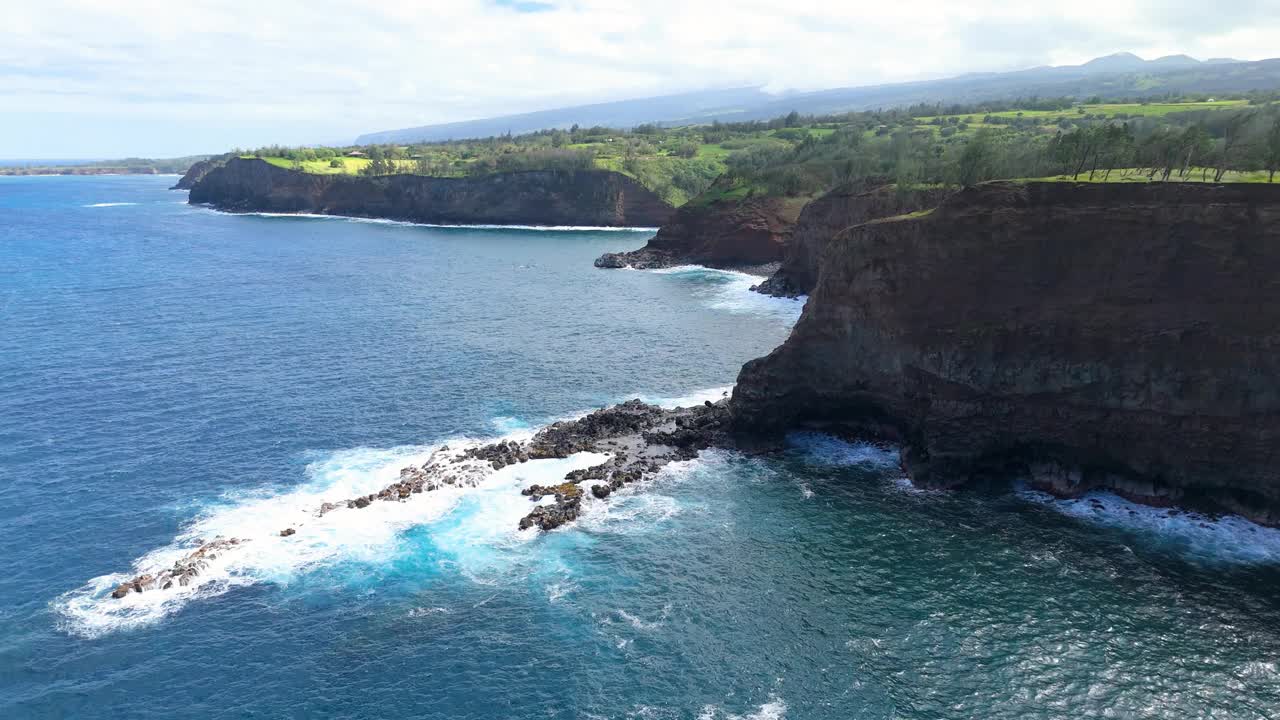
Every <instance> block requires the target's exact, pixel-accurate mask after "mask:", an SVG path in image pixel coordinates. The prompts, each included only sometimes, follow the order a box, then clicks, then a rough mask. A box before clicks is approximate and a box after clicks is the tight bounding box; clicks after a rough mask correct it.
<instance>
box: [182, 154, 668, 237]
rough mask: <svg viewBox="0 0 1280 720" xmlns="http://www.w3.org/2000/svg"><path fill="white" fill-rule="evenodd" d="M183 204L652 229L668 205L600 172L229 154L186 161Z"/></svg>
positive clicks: (663, 218)
mask: <svg viewBox="0 0 1280 720" xmlns="http://www.w3.org/2000/svg"><path fill="white" fill-rule="evenodd" d="M188 176H189V177H184V179H183V180H181V181H179V184H178V187H181V186H182V185H183V184H185V183H189V184H190V191H191V194H190V196H189V197H188V202H190V203H191V204H193V205H201V204H203V205H209V206H211V207H214V208H216V209H219V210H225V211H228V212H273V213H314V214H322V215H341V216H346V217H365V218H380V219H387V220H403V221H408V222H419V223H438V224H448V225H453V224H457V225H545V226H562V225H563V226H568V225H579V226H600V227H657V226H660V225H663V224H665V223H666V222H667V220H668V219H669V218H670V217H671V214H672V213H673V212H674V208H672V207H671V206H670V205H668V204H667V203H666V202H665V201H664V200H662V198H660V197H659V196H658V195H657V194H655V193H654V192H653V191H651V190H649V189H648V188H646V187H645V186H643V185H641V184H640V183H639V182H637V181H636V180H634V179H633V178H631V177H629V176H627V175H623V174H621V173H617V172H612V171H609V170H575V171H555V170H532V171H525V172H508V173H491V174H487V175H475V176H467V177H431V176H425V175H377V176H372V177H369V176H357V175H319V174H315V173H308V172H302V171H299V170H290V169H287V168H282V167H278V166H276V165H272V164H271V163H268V162H267V161H265V160H262V159H259V158H244V157H233V158H231V159H229V160H226V161H225V162H223V163H222V164H220V165H219V164H216V162H215V163H212V164H210V165H206V166H201V167H196V166H193V167H192V168H191V170H190V171H189V173H188Z"/></svg>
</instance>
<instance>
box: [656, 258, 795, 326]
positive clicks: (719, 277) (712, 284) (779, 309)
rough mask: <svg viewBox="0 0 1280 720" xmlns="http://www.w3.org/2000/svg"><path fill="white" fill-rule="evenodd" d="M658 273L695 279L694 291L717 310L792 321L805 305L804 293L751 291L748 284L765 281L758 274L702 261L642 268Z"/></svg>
mask: <svg viewBox="0 0 1280 720" xmlns="http://www.w3.org/2000/svg"><path fill="white" fill-rule="evenodd" d="M642 272H653V273H657V274H659V275H672V276H675V277H677V278H680V279H682V280H686V281H689V282H691V283H694V295H696V296H697V297H699V298H701V299H703V300H704V301H705V302H706V303H707V304H708V305H710V306H711V307H713V308H716V309H718V310H726V311H728V312H732V313H741V314H750V315H768V316H771V317H776V318H778V319H780V320H784V321H786V322H787V323H788V324H795V321H796V320H798V319H799V318H800V311H801V310H803V309H804V304H805V301H806V300H807V299H808V297H807V296H802V297H799V298H778V297H773V296H770V295H764V294H761V293H758V292H753V291H752V290H751V286H753V285H759V284H760V283H762V282H764V278H762V277H760V276H759V275H752V274H750V273H744V272H738V271H736V270H719V269H716V268H709V267H703V266H702V265H676V266H674V267H669V268H660V269H657V270H645V271H642Z"/></svg>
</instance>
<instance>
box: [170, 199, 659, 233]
mask: <svg viewBox="0 0 1280 720" xmlns="http://www.w3.org/2000/svg"><path fill="white" fill-rule="evenodd" d="M195 207H198V208H200V209H202V210H207V211H209V212H214V213H218V214H219V215H248V216H250V217H262V218H293V219H300V220H341V221H344V222H355V223H369V224H374V225H399V226H403V227H428V228H443V229H458V230H530V231H537V232H626V233H654V232H657V231H658V228H656V227H615V226H612V225H493V224H484V223H476V224H451V223H422V222H412V221H409V220H390V219H387V218H367V217H353V216H350V215H327V214H324V213H287V212H226V211H223V210H218V209H216V208H213V207H210V206H208V205H196V206H195Z"/></svg>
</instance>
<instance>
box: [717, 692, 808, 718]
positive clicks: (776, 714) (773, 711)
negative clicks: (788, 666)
mask: <svg viewBox="0 0 1280 720" xmlns="http://www.w3.org/2000/svg"><path fill="white" fill-rule="evenodd" d="M786 716H787V704H786V703H784V702H783V701H782V699H781V698H779V697H777V696H776V695H775V696H773V697H770V698H769V702H767V703H765V704H763V705H761V706H760V707H759V708H756V711H755V712H753V713H749V714H747V715H734V714H732V713H727V712H725V711H724V710H722V709H720V708H718V707H716V706H715V705H707V706H705V707H703V708H702V712H701V713H699V714H698V720H720V719H721V718H723V720H782V719H783V718H785V717H786Z"/></svg>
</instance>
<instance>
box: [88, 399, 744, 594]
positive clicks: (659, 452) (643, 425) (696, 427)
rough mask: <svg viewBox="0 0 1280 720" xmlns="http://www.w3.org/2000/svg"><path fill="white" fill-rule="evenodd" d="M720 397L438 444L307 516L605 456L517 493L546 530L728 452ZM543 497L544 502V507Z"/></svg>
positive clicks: (167, 584) (528, 524) (133, 587)
mask: <svg viewBox="0 0 1280 720" xmlns="http://www.w3.org/2000/svg"><path fill="white" fill-rule="evenodd" d="M729 420H730V418H729V409H728V400H727V399H725V400H721V401H719V402H716V403H713V402H711V401H706V402H705V403H704V404H702V405H697V406H693V407H681V408H673V409H667V408H663V407H659V406H657V405H650V404H648V403H644V402H641V401H640V400H629V401H627V402H624V403H621V404H619V405H614V406H612V407H608V408H605V409H602V410H597V411H595V412H593V413H590V414H588V415H586V416H584V417H581V418H578V419H576V420H565V421H562V422H557V423H553V424H551V425H548V426H547V427H544V428H542V429H541V430H539V431H538V432H537V433H536V434H535V435H534V436H533V437H532V438H530V439H529V440H527V441H523V442H520V441H515V440H500V441H498V442H493V443H488V444H485V445H479V446H472V447H465V448H456V449H455V448H450V447H449V446H448V445H444V446H441V447H440V448H439V449H438V450H436V451H435V452H434V453H432V454H431V456H430V457H429V458H428V459H427V461H426V462H424V463H422V464H421V465H414V466H409V467H406V468H403V469H402V470H401V471H400V477H399V479H398V480H397V481H396V482H394V483H392V484H390V485H388V486H386V487H384V488H383V489H382V490H379V491H378V492H376V493H370V494H368V495H362V496H359V497H353V498H348V499H347V500H344V501H340V502H331V503H323V504H322V505H320V506H319V507H317V508H316V509H315V512H314V514H313V515H311V516H309V518H320V517H323V516H325V515H327V514H329V513H332V512H339V511H342V512H350V511H357V510H363V509H365V508H367V507H369V506H371V505H372V504H374V503H376V502H406V501H408V500H409V499H411V498H412V497H413V496H414V495H418V494H421V493H430V492H435V491H437V490H440V489H441V488H444V487H449V486H454V487H474V486H476V485H478V484H479V483H480V482H481V481H483V480H484V479H485V478H486V477H488V476H489V475H490V474H491V473H492V472H495V471H498V470H501V469H503V468H505V467H508V466H510V465H517V464H521V463H527V462H530V461H534V460H547V459H564V458H568V457H570V456H573V455H576V454H578V453H601V454H606V455H608V456H609V459H608V460H606V461H605V462H603V463H600V464H598V465H595V466H592V467H589V468H585V469H581V470H574V471H572V472H569V473H567V474H566V475H565V476H564V481H563V482H561V483H559V484H557V485H551V486H546V485H532V486H530V487H527V488H524V489H523V490H522V491H521V494H522V495H524V496H526V497H528V498H529V500H530V502H531V503H537V504H536V505H534V506H533V507H532V508H531V509H530V510H529V512H528V514H526V515H525V516H524V517H523V518H521V519H520V522H519V524H518V528H519V529H520V530H529V529H533V528H537V529H538V530H542V531H548V530H554V529H556V528H558V527H560V526H562V525H564V524H566V523H569V522H572V521H574V520H576V519H577V518H578V516H579V515H580V514H581V512H582V503H583V501H584V500H585V499H586V496H587V494H588V493H590V495H591V496H592V497H593V498H596V499H597V500H604V499H605V498H607V497H609V495H611V494H612V493H613V492H614V491H615V490H618V489H619V488H622V487H624V486H626V485H630V484H632V483H635V482H639V481H641V480H645V479H648V478H652V477H653V476H654V475H656V474H657V473H658V471H660V470H661V469H662V468H664V467H666V466H667V465H669V464H671V463H673V462H679V461H684V460H692V459H694V458H696V457H697V456H698V454H699V453H700V452H701V451H702V450H705V449H707V448H709V447H732V446H733V445H734V442H733V439H732V437H731V436H730V435H729V433H728V429H729V425H730V422H729ZM544 498H551V501H550V502H548V503H544V502H542V501H543V500H544ZM306 524H307V523H306V522H299V523H296V524H294V525H291V526H289V527H286V528H283V529H281V530H279V531H277V532H275V533H273V534H272V535H270V536H267V537H263V538H252V539H251V538H221V537H220V538H215V539H213V540H211V541H209V542H206V543H203V544H201V545H200V546H199V547H198V548H196V549H195V550H194V551H193V552H191V553H190V554H188V555H186V556H185V557H183V558H182V559H180V560H178V561H177V562H175V563H174V565H173V567H172V568H170V569H168V570H164V571H162V572H159V573H144V574H141V575H138V576H136V577H133V578H131V579H129V580H127V581H125V582H123V583H121V584H120V585H118V586H117V587H116V588H115V590H114V591H112V593H111V596H112V597H113V598H116V599H120V598H124V597H126V596H128V595H129V594H131V593H142V592H151V591H156V590H168V589H171V588H173V587H174V586H175V585H176V586H178V587H186V586H187V585H189V584H191V582H192V581H193V580H194V579H195V578H197V577H199V576H200V575H201V573H202V572H203V571H205V570H206V569H207V568H208V567H209V562H210V561H212V560H214V559H216V558H217V557H219V556H220V555H223V554H225V553H227V552H229V551H232V550H234V549H235V548H237V547H239V546H241V545H243V544H245V543H248V542H251V541H252V542H272V541H273V540H278V539H279V538H282V537H292V536H294V535H297V534H299V533H305V532H306Z"/></svg>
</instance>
